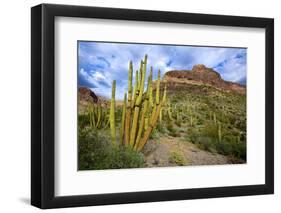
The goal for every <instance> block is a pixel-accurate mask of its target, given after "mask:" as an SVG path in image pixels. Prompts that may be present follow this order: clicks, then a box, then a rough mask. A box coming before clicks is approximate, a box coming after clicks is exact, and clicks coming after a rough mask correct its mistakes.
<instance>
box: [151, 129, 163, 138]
mask: <svg viewBox="0 0 281 213" xmlns="http://www.w3.org/2000/svg"><path fill="white" fill-rule="evenodd" d="M149 138H150V139H159V138H160V135H159V132H158V130H157V128H155V129H153V130H152V132H151V134H150V136H149Z"/></svg>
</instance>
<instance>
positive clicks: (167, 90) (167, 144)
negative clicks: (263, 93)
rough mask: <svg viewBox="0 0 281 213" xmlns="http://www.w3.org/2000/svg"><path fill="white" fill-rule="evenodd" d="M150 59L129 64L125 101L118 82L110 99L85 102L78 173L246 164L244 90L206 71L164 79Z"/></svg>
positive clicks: (171, 74) (81, 112)
mask: <svg viewBox="0 0 281 213" xmlns="http://www.w3.org/2000/svg"><path fill="white" fill-rule="evenodd" d="M147 61H148V56H147V55H145V57H144V59H143V60H142V61H140V64H139V66H137V67H138V68H135V67H134V66H133V63H132V62H129V67H128V87H127V91H126V92H125V93H124V98H123V100H122V101H120V100H116V98H115V94H116V81H115V80H113V82H112V85H111V89H112V94H111V98H110V100H104V101H103V102H100V101H97V100H90V101H89V99H87V100H86V101H85V100H84V102H83V104H82V101H79V103H78V104H79V114H78V135H79V137H78V146H79V149H78V150H79V153H78V156H79V159H78V162H79V170H91V169H118V168H141V167H156V166H187V165H213V164H231V163H245V162H246V91H245V89H243V87H241V88H240V87H239V85H236V84H234V83H229V82H224V81H223V80H222V79H220V76H219V74H217V73H215V72H214V71H212V70H209V68H208V69H207V68H206V67H205V66H202V65H199V66H197V67H195V68H194V70H192V71H177V72H175V71H174V72H173V71H171V72H169V73H168V74H166V75H164V76H162V77H161V72H160V70H156V71H154V70H153V67H149V68H148V67H147ZM198 70H199V71H198ZM183 72H190V73H192V76H191V77H192V78H191V77H190V76H189V75H188V76H187V77H186V76H185V73H184V74H182V73H183ZM198 72H200V78H204V75H205V77H207V78H209V79H210V82H208V81H204V80H202V79H199V80H198V79H196V75H197V73H198ZM155 74H156V75H155ZM154 75H155V77H154ZM156 76H157V77H156ZM210 76H211V77H210ZM153 79H155V80H153ZM237 88H238V89H237ZM90 92H91V91H90ZM79 95H80V96H81V94H79Z"/></svg>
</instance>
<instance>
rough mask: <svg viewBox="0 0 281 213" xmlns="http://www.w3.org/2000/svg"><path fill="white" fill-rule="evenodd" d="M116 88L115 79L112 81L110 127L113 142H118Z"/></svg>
mask: <svg viewBox="0 0 281 213" xmlns="http://www.w3.org/2000/svg"><path fill="white" fill-rule="evenodd" d="M115 89H116V80H113V82H112V94H111V104H110V129H111V141H112V143H113V144H116V129H115Z"/></svg>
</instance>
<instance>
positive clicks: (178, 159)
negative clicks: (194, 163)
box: [169, 151, 187, 166]
mask: <svg viewBox="0 0 281 213" xmlns="http://www.w3.org/2000/svg"><path fill="white" fill-rule="evenodd" d="M169 162H170V163H173V164H176V165H178V166H185V165H187V162H186V160H185V158H184V156H183V155H182V154H181V153H178V152H175V151H173V152H171V153H170V156H169Z"/></svg>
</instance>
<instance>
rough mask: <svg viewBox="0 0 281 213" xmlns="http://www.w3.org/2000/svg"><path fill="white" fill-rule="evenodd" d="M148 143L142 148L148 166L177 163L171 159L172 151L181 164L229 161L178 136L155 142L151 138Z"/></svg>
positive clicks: (222, 162) (223, 162) (226, 162)
mask: <svg viewBox="0 0 281 213" xmlns="http://www.w3.org/2000/svg"><path fill="white" fill-rule="evenodd" d="M148 144H149V145H148V146H146V147H145V149H144V154H145V156H146V157H145V160H146V164H147V166H148V167H156V166H158V167H159V166H163V167H165V166H177V165H179V164H177V163H175V162H174V161H173V160H171V156H172V155H173V154H174V153H176V155H177V156H180V158H181V161H182V162H183V165H219V164H230V163H231V162H230V161H229V160H228V158H227V157H226V156H224V155H220V154H216V153H211V152H207V151H204V150H201V149H199V148H198V147H196V146H195V145H194V144H192V143H190V142H185V141H181V139H180V138H179V137H170V136H166V137H161V138H160V139H158V140H157V142H156V141H154V140H151V141H149V143H148Z"/></svg>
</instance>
